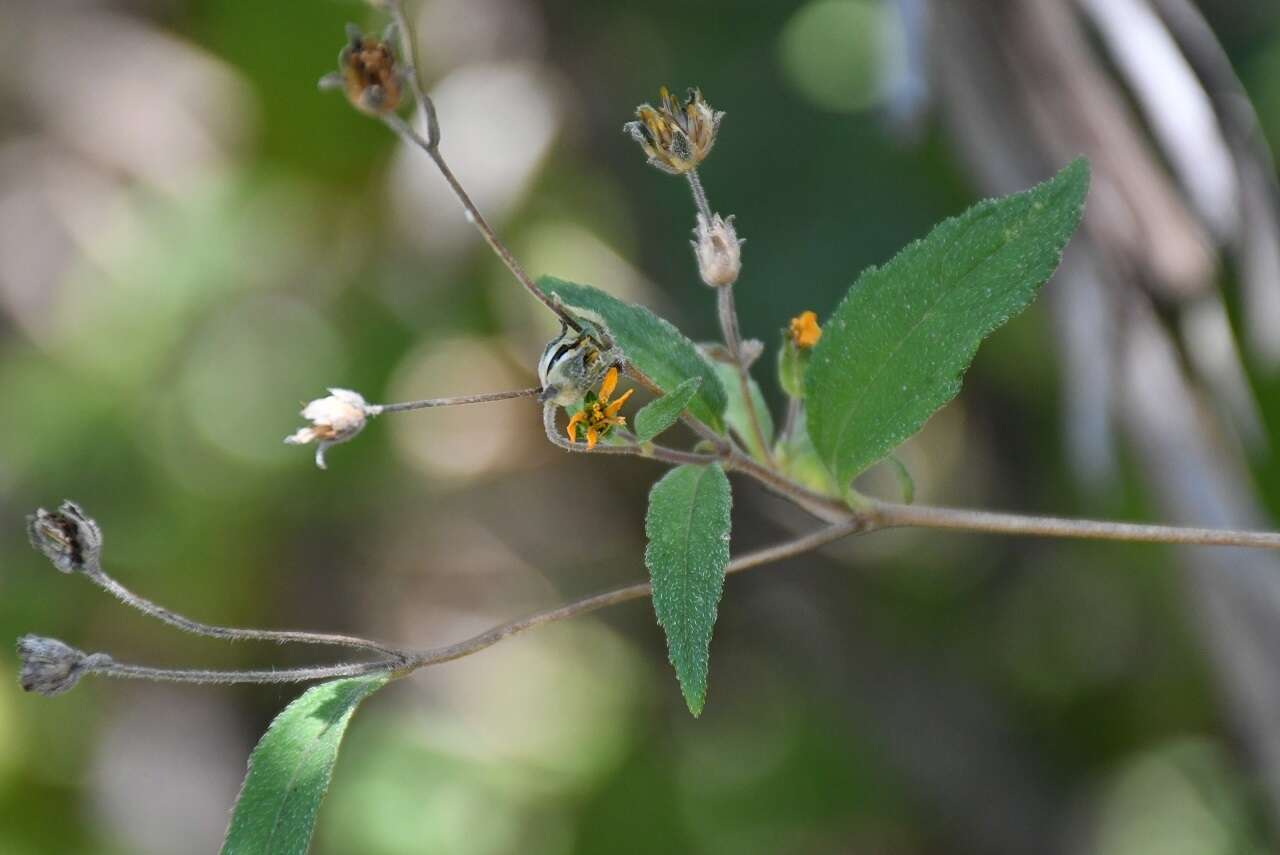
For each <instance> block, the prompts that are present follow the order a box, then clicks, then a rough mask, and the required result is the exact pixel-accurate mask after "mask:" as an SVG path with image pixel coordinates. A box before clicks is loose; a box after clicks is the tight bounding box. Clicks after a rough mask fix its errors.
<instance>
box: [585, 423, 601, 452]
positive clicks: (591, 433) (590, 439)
mask: <svg viewBox="0 0 1280 855" xmlns="http://www.w3.org/2000/svg"><path fill="white" fill-rule="evenodd" d="M599 439H600V434H598V433H596V429H595V428H593V427H590V428H587V451H590V450H591V449H593V448H595V447H596V442H597V441H599Z"/></svg>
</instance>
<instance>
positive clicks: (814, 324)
mask: <svg viewBox="0 0 1280 855" xmlns="http://www.w3.org/2000/svg"><path fill="white" fill-rule="evenodd" d="M787 335H788V336H789V337H790V339H791V341H792V343H793V344H795V346H796V347H798V348H800V349H801V350H809V349H810V348H812V347H813V346H814V345H815V344H817V343H818V340H819V339H821V338H822V327H820V326H818V316H817V315H816V314H815V313H813V312H811V311H804V312H801V313H800V314H798V315H796V316H795V317H794V318H792V319H791V324H790V326H789V327H788V328H787Z"/></svg>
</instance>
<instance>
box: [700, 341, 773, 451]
mask: <svg viewBox="0 0 1280 855" xmlns="http://www.w3.org/2000/svg"><path fill="white" fill-rule="evenodd" d="M711 366H712V367H713V368H714V369H715V370H716V375H717V376H718V377H719V378H720V383H721V384H722V385H723V386H724V391H725V397H726V398H728V401H729V404H728V406H727V407H726V408H725V411H724V421H725V424H726V425H728V427H729V430H731V431H733V433H734V435H736V436H737V437H738V439H739V440H740V441H741V442H742V443H743V445H745V446H746V447H747V451H749V452H751V456H752V457H754V458H756V459H757V460H764V459H765V458H766V457H767V455H766V453H765V449H763V448H761V447H760V443H759V442H757V441H756V432H755V431H754V430H752V429H751V414H750V412H748V410H747V403H746V399H745V398H743V397H742V383H741V382H740V381H739V380H738V369H736V368H734V367H733V366H732V365H729V364H727V363H724V362H717V361H716V360H711ZM748 385H749V386H750V389H751V400H752V403H753V404H754V406H755V408H756V413H757V414H758V415H759V417H760V430H761V431H763V432H764V441H765V443H766V444H768V445H773V416H772V415H771V414H770V413H769V406H768V404H766V403H765V400H764V395H763V394H762V393H761V392H760V386H759V385H758V384H757V383H756V381H755V380H754V379H752V380H750V381H749V382H748Z"/></svg>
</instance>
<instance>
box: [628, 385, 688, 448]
mask: <svg viewBox="0 0 1280 855" xmlns="http://www.w3.org/2000/svg"><path fill="white" fill-rule="evenodd" d="M701 385H702V378H701V377H690V378H689V379H688V380H686V381H684V382H683V383H681V384H680V385H679V386H677V387H676V388H675V391H674V392H672V393H671V394H669V395H663V396H662V397H661V398H658V399H656V400H653V401H650V402H649V403H647V404H645V405H644V406H643V407H641V408H640V412H638V413H636V417H635V428H636V438H637V439H639V440H640V441H641V442H648V441H649V440H651V439H653V438H654V437H655V436H657V435H658V434H660V433H662V432H663V431H664V430H666V429H667V428H669V427H671V426H672V425H673V424H675V423H676V421H677V420H679V418H680V414H681V413H682V412H684V408H685V407H687V406H689V400H690V399H691V398H693V396H694V394H695V393H696V392H697V391H698V387H699V386H701Z"/></svg>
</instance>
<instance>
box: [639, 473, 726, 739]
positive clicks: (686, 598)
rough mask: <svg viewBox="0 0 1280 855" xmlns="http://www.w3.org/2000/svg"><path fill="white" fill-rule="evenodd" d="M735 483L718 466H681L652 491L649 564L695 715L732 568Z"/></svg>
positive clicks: (687, 699) (655, 595) (699, 709)
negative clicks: (731, 484)
mask: <svg viewBox="0 0 1280 855" xmlns="http://www.w3.org/2000/svg"><path fill="white" fill-rule="evenodd" d="M732 505H733V498H732V496H731V494H730V492H729V479H728V477H726V476H725V474H724V470H723V469H721V468H720V466H719V465H718V464H713V465H711V466H678V467H676V468H675V469H672V470H671V471H670V472H668V473H667V474H666V475H664V476H662V479H661V480H660V481H658V483H656V484H654V485H653V489H652V490H651V491H650V492H649V513H648V515H647V516H646V517H645V521H644V531H645V535H646V536H647V537H648V538H649V545H648V547H646V549H645V551H644V563H645V564H646V565H647V566H648V568H649V579H650V581H651V582H652V584H653V610H654V611H655V612H656V613H657V615H658V623H659V624H661V625H662V628H663V629H664V630H665V631H666V634H667V650H668V652H669V654H670V656H671V664H672V665H674V666H675V669H676V677H677V678H679V680H680V689H681V691H683V692H684V699H685V703H687V704H688V705H689V712H691V713H693V714H694V715H695V716H697V715H699V714H700V713H701V712H702V705H703V703H704V702H705V701H706V699H707V669H708V667H709V665H710V656H711V630H712V628H713V627H714V626H715V623H716V606H717V605H718V604H719V602H720V593H721V591H723V590H724V572H725V568H726V567H728V565H729V510H730V508H731V506H732Z"/></svg>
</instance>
